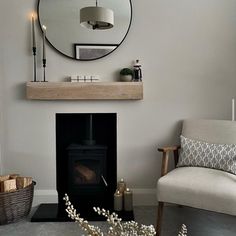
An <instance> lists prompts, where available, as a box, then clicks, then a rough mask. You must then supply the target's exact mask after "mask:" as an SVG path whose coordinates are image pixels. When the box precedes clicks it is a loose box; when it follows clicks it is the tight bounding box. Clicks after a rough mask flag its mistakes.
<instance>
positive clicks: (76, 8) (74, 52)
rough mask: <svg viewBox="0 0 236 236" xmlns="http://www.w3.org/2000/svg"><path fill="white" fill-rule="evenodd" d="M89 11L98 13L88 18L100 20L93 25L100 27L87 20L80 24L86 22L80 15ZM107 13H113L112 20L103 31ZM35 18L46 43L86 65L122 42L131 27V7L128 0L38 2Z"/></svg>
mask: <svg viewBox="0 0 236 236" xmlns="http://www.w3.org/2000/svg"><path fill="white" fill-rule="evenodd" d="M91 7H92V8H93V9H94V8H95V7H97V8H99V9H102V11H100V12H101V13H99V14H100V15H99V16H96V15H95V16H91V17H92V19H94V18H93V17H100V19H102V20H100V21H97V22H99V23H101V25H98V24H96V21H94V20H91V21H90V20H89V19H88V20H86V22H81V19H82V18H83V19H84V18H85V19H87V18H88V15H83V16H82V12H88V11H87V10H90V9H88V8H91ZM81 9H84V10H82V11H81ZM95 10H96V9H95ZM108 11H109V12H112V13H113V14H112V17H113V19H109V20H110V21H111V20H113V21H111V23H109V24H107V26H109V27H106V22H104V21H105V20H103V18H104V17H107V16H106V12H108ZM89 14H92V13H91V11H89ZM104 14H105V15H104ZM38 17H39V24H40V27H41V29H42V27H43V25H45V26H46V27H47V32H46V38H47V40H48V42H49V43H50V44H51V45H52V46H53V47H54V48H55V49H56V50H57V51H59V52H60V53H62V54H63V55H65V56H67V57H70V58H72V59H76V60H83V61H88V60H95V59H98V58H101V57H104V56H106V55H108V54H110V53H111V52H113V51H114V50H115V49H116V48H117V47H118V46H119V45H120V44H121V43H122V42H123V41H124V39H125V37H126V35H127V33H128V31H129V28H130V25H131V20H132V5H131V0H69V1H68V0H39V2H38ZM109 17H110V16H109ZM102 21H103V22H102ZM85 23H86V24H85ZM85 25H89V26H90V27H85ZM100 26H101V27H100ZM99 27H100V28H99Z"/></svg>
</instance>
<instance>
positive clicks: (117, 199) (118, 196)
mask: <svg viewBox="0 0 236 236" xmlns="http://www.w3.org/2000/svg"><path fill="white" fill-rule="evenodd" d="M122 208H123V195H122V193H121V192H120V191H119V190H116V192H115V194H114V210H115V211H122Z"/></svg>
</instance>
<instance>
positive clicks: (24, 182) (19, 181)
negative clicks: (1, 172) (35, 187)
mask: <svg viewBox="0 0 236 236" xmlns="http://www.w3.org/2000/svg"><path fill="white" fill-rule="evenodd" d="M30 184H32V177H17V178H16V187H17V189H21V188H25V187H27V186H29V185H30Z"/></svg>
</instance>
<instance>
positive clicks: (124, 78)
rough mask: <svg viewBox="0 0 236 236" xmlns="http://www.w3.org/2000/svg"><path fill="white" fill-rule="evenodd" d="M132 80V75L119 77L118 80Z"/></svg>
mask: <svg viewBox="0 0 236 236" xmlns="http://www.w3.org/2000/svg"><path fill="white" fill-rule="evenodd" d="M132 78H133V77H132V75H120V80H121V81H122V82H131V81H132Z"/></svg>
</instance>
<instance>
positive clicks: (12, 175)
mask: <svg viewBox="0 0 236 236" xmlns="http://www.w3.org/2000/svg"><path fill="white" fill-rule="evenodd" d="M19 176H20V175H19V174H10V179H16V178H17V177H19Z"/></svg>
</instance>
